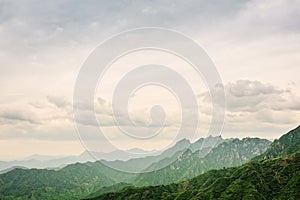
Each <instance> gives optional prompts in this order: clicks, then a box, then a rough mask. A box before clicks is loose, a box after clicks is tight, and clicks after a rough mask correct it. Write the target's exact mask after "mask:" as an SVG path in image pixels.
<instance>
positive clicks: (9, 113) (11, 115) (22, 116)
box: [0, 109, 40, 124]
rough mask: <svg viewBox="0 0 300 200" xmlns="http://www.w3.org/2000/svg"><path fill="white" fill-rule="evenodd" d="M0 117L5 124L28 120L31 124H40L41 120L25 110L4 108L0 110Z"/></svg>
mask: <svg viewBox="0 0 300 200" xmlns="http://www.w3.org/2000/svg"><path fill="white" fill-rule="evenodd" d="M0 118H2V122H3V123H4V124H6V123H9V121H12V122H13V123H14V122H28V123H30V124H40V121H39V119H38V118H37V117H35V116H34V114H33V113H30V112H28V111H23V110H8V109H7V110H4V111H1V112H0Z"/></svg>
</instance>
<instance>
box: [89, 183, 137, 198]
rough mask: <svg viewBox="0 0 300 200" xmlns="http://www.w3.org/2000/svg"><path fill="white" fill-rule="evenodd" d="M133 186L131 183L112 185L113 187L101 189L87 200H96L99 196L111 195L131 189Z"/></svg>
mask: <svg viewBox="0 0 300 200" xmlns="http://www.w3.org/2000/svg"><path fill="white" fill-rule="evenodd" d="M129 186H132V185H131V184H129V183H117V184H115V185H111V186H104V187H102V188H100V190H97V191H96V192H94V193H92V194H89V195H88V196H87V197H86V199H89V198H94V197H97V196H100V195H101V194H105V193H109V192H115V191H120V190H122V189H123V188H125V187H129Z"/></svg>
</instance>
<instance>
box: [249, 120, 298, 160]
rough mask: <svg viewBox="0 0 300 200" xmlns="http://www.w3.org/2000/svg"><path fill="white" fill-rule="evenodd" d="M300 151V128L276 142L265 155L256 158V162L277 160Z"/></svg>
mask: <svg viewBox="0 0 300 200" xmlns="http://www.w3.org/2000/svg"><path fill="white" fill-rule="evenodd" d="M299 149H300V126H298V127H297V128H295V129H293V130H291V131H289V132H288V133H286V134H284V135H283V136H281V137H280V138H279V139H276V140H274V142H273V143H272V144H271V145H270V147H269V148H268V149H267V151H266V152H265V153H263V154H262V155H260V156H257V157H255V158H254V160H259V159H264V158H275V157H277V156H280V155H289V154H291V153H293V152H295V151H297V150H299Z"/></svg>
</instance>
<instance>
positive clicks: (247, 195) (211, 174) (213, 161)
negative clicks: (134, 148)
mask: <svg viewBox="0 0 300 200" xmlns="http://www.w3.org/2000/svg"><path fill="white" fill-rule="evenodd" d="M299 133H300V127H297V128H296V129H294V130H292V131H290V132H289V133H287V134H285V135H283V136H282V137H280V138H279V139H278V140H275V141H273V142H272V143H271V142H270V141H268V140H266V139H260V138H244V139H223V138H221V137H208V138H201V139H199V140H198V141H196V142H194V143H190V142H189V141H188V140H185V139H184V140H181V141H179V142H177V143H176V144H175V145H174V146H173V147H171V148H170V149H167V150H166V151H164V152H163V153H162V154H160V155H155V156H148V157H144V158H132V159H129V160H126V161H124V160H123V161H120V160H114V161H103V160H102V161H96V162H86V163H75V164H70V165H67V166H66V167H63V168H60V169H55V170H54V169H13V170H11V171H8V172H6V173H3V174H0V199H1V200H2V199H3V200H7V199H81V198H85V199H88V198H91V199H284V198H285V197H291V198H290V199H298V196H297V192H298V193H299V189H298V188H300V187H298V186H299V180H300V179H299V169H300V168H299V157H300V156H299V153H298V152H297V151H299V150H300V149H299V138H300V134H299ZM111 166H114V167H116V168H119V169H125V171H118V170H115V169H113V168H112V167H111ZM122 167H123V168H122ZM136 169H138V170H140V172H141V173H127V172H126V170H136ZM272 187H274V188H275V189H276V191H275V189H273V188H272Z"/></svg>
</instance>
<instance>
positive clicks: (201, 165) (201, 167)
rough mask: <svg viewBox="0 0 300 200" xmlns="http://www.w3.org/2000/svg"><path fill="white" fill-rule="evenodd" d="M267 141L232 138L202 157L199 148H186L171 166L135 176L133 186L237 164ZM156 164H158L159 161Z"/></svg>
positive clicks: (246, 159) (168, 180)
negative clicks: (194, 149)
mask: <svg viewBox="0 0 300 200" xmlns="http://www.w3.org/2000/svg"><path fill="white" fill-rule="evenodd" d="M270 143H271V142H270V141H268V140H265V139H259V138H244V139H242V140H239V139H233V140H230V141H226V142H223V143H221V144H219V145H218V146H217V147H215V148H213V149H212V150H211V151H210V152H209V153H208V154H207V155H206V156H205V157H202V156H203V154H202V152H201V151H196V152H194V153H193V152H192V151H191V150H186V151H184V152H183V153H181V154H180V155H178V156H177V157H176V160H175V162H173V163H172V164H171V165H169V166H167V167H165V168H162V169H160V170H156V171H153V172H149V173H144V174H140V175H138V177H137V179H136V181H135V184H136V185H159V184H169V183H172V182H178V181H182V180H187V179H190V178H193V177H195V176H198V175H200V174H202V173H204V172H206V171H208V170H210V169H220V168H223V167H232V166H239V165H241V164H244V163H246V162H248V161H249V160H251V159H252V158H253V157H255V156H257V155H260V154H261V153H263V152H264V151H265V150H266V149H267V147H268V146H269V145H270ZM158 164H159V163H158Z"/></svg>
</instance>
